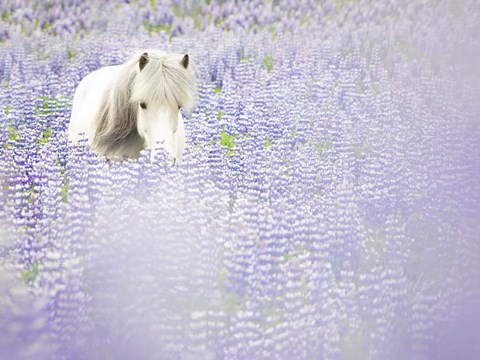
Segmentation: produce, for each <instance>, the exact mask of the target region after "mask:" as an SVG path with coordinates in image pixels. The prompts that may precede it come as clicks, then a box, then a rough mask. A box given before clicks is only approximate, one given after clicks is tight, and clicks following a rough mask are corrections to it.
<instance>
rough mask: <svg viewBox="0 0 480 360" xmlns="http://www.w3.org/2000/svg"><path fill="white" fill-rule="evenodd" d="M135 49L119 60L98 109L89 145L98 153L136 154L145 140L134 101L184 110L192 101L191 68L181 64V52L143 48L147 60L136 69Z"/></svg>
mask: <svg viewBox="0 0 480 360" xmlns="http://www.w3.org/2000/svg"><path fill="white" fill-rule="evenodd" d="M143 53H144V52H141V53H138V54H136V55H135V56H133V57H132V58H131V59H130V60H129V61H127V62H126V63H125V64H123V65H122V66H123V69H122V70H121V72H120V75H119V76H118V78H117V79H114V80H113V81H112V84H111V87H110V88H109V89H108V90H107V91H106V93H105V95H104V97H103V100H102V105H101V106H100V109H99V112H98V119H99V126H98V128H97V131H96V133H95V136H94V139H93V144H92V145H93V148H94V149H95V150H96V151H97V152H99V153H100V154H102V155H106V154H108V155H113V156H120V157H123V156H128V157H132V158H137V157H138V156H139V153H140V151H141V150H142V149H143V148H144V147H145V140H144V138H143V137H142V136H140V134H139V133H138V130H137V115H138V104H139V103H140V102H147V103H149V102H153V101H164V102H167V103H168V104H169V105H171V106H181V107H182V108H184V109H186V110H187V111H191V108H192V107H193V105H194V104H195V102H196V96H197V94H196V88H195V70H194V69H195V68H194V66H191V64H190V65H189V66H188V68H187V69H185V68H184V67H183V65H182V64H181V59H182V55H178V54H166V53H163V52H159V51H158V50H147V53H148V62H147V63H146V65H145V67H144V68H143V69H142V70H141V71H140V68H139V59H140V57H141V54H143Z"/></svg>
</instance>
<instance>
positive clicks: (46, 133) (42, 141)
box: [38, 126, 52, 145]
mask: <svg viewBox="0 0 480 360" xmlns="http://www.w3.org/2000/svg"><path fill="white" fill-rule="evenodd" d="M51 136H52V127H51V126H47V128H46V129H45V130H43V132H42V134H41V135H40V139H39V140H38V142H39V144H41V145H43V144H46V143H47V142H48V139H50V137H51Z"/></svg>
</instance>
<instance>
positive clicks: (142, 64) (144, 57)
mask: <svg viewBox="0 0 480 360" xmlns="http://www.w3.org/2000/svg"><path fill="white" fill-rule="evenodd" d="M147 63H148V53H143V54H142V56H140V60H139V61H138V66H139V67H140V71H142V70H143V68H144V67H145V65H147Z"/></svg>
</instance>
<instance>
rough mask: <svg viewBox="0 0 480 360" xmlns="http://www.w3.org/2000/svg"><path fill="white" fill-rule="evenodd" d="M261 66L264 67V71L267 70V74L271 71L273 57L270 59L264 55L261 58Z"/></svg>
mask: <svg viewBox="0 0 480 360" xmlns="http://www.w3.org/2000/svg"><path fill="white" fill-rule="evenodd" d="M263 65H265V69H267V72H270V71H272V68H273V57H271V56H270V55H265V56H264V58H263Z"/></svg>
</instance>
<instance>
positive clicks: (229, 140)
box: [220, 131, 235, 150]
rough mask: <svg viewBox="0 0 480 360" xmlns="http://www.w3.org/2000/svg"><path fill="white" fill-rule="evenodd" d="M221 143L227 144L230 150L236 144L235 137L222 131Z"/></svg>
mask: <svg viewBox="0 0 480 360" xmlns="http://www.w3.org/2000/svg"><path fill="white" fill-rule="evenodd" d="M220 144H221V145H222V146H226V147H227V148H228V150H230V149H232V148H233V147H234V146H235V141H234V137H233V136H232V135H229V134H227V133H226V132H224V131H222V132H221V133H220Z"/></svg>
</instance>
